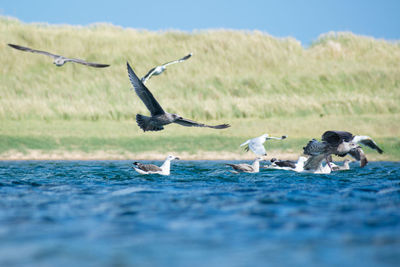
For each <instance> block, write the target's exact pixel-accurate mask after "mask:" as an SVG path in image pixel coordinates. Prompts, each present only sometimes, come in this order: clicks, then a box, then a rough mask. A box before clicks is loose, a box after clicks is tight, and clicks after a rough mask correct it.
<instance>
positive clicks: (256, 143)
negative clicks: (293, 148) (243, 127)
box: [240, 134, 287, 156]
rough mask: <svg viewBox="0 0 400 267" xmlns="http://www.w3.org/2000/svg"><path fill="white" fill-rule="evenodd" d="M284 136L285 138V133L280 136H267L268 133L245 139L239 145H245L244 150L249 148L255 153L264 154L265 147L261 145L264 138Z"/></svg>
mask: <svg viewBox="0 0 400 267" xmlns="http://www.w3.org/2000/svg"><path fill="white" fill-rule="evenodd" d="M285 138H287V135H282V136H281V137H273V136H269V135H268V134H263V135H261V136H259V137H255V138H252V139H249V140H247V141H246V142H244V143H243V144H241V145H240V146H246V147H245V149H244V150H245V151H249V149H250V150H251V151H253V152H254V154H256V155H259V156H266V155H267V151H265V147H264V145H263V144H264V142H265V141H266V140H271V139H275V140H283V139H285Z"/></svg>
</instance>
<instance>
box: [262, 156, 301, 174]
mask: <svg viewBox="0 0 400 267" xmlns="http://www.w3.org/2000/svg"><path fill="white" fill-rule="evenodd" d="M306 160H307V158H306V157H303V156H300V157H299V158H298V160H297V161H292V160H278V159H276V158H272V159H271V160H270V161H271V164H270V165H265V166H264V167H263V168H266V169H279V170H290V171H296V172H301V171H303V167H304V162H305V161H306Z"/></svg>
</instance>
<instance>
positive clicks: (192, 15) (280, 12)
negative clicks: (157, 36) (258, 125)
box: [0, 0, 400, 45]
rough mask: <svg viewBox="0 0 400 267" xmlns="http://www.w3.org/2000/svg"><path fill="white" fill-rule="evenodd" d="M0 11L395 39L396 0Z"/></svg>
mask: <svg viewBox="0 0 400 267" xmlns="http://www.w3.org/2000/svg"><path fill="white" fill-rule="evenodd" d="M0 15H3V16H11V17H16V18H18V19H19V20H21V21H23V22H47V23H51V24H73V25H88V24H91V23H96V22H107V23H112V24H114V25H119V26H122V27H131V28H138V29H147V30H154V31H158V30H170V29H174V30H183V31H189V32H191V31H195V30H204V29H221V28H224V29H238V30H259V31H262V32H265V33H268V34H270V35H273V36H276V37H288V36H291V37H294V38H296V39H297V40H299V41H301V42H302V44H303V45H309V44H310V43H311V42H312V41H313V40H316V39H317V38H318V36H319V35H320V34H323V33H327V32H330V31H351V32H353V33H356V34H361V35H367V36H373V37H375V38H384V39H387V40H400V0H303V1H301V0H291V1H290V0H275V1H271V0H264V1H262V0H241V1H237V0H198V1H178V0H150V1H149V0H147V1H144V0H142V1H134V0H113V1H109V0H108V1H104V0H96V1H93V0H66V1H57V0H2V1H1V3H0Z"/></svg>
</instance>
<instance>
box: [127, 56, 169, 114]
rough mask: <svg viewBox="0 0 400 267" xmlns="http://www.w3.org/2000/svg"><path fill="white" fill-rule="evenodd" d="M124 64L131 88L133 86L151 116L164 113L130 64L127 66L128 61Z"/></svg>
mask: <svg viewBox="0 0 400 267" xmlns="http://www.w3.org/2000/svg"><path fill="white" fill-rule="evenodd" d="M126 65H127V68H128V74H129V79H130V81H131V83H132V85H133V88H135V92H136V94H137V95H138V96H139V98H140V99H141V100H142V101H143V103H144V104H145V105H146V107H147V109H148V110H149V111H150V113H151V116H155V115H161V114H165V112H164V110H163V109H162V107H161V106H160V104H159V103H158V102H157V100H156V99H155V98H154V96H153V94H152V93H151V92H150V91H149V89H147V88H146V86H145V85H144V84H143V83H142V82H141V81H140V79H139V78H138V77H137V76H136V74H135V73H134V72H133V70H132V68H131V66H129V63H128V62H127V63H126Z"/></svg>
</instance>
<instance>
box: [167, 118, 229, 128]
mask: <svg viewBox="0 0 400 267" xmlns="http://www.w3.org/2000/svg"><path fill="white" fill-rule="evenodd" d="M174 123H177V124H179V125H182V126H186V127H208V128H213V129H225V128H228V127H230V125H229V124H220V125H215V126H213V125H207V124H203V123H198V122H195V121H192V120H189V119H184V118H182V119H178V120H176V121H174Z"/></svg>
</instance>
